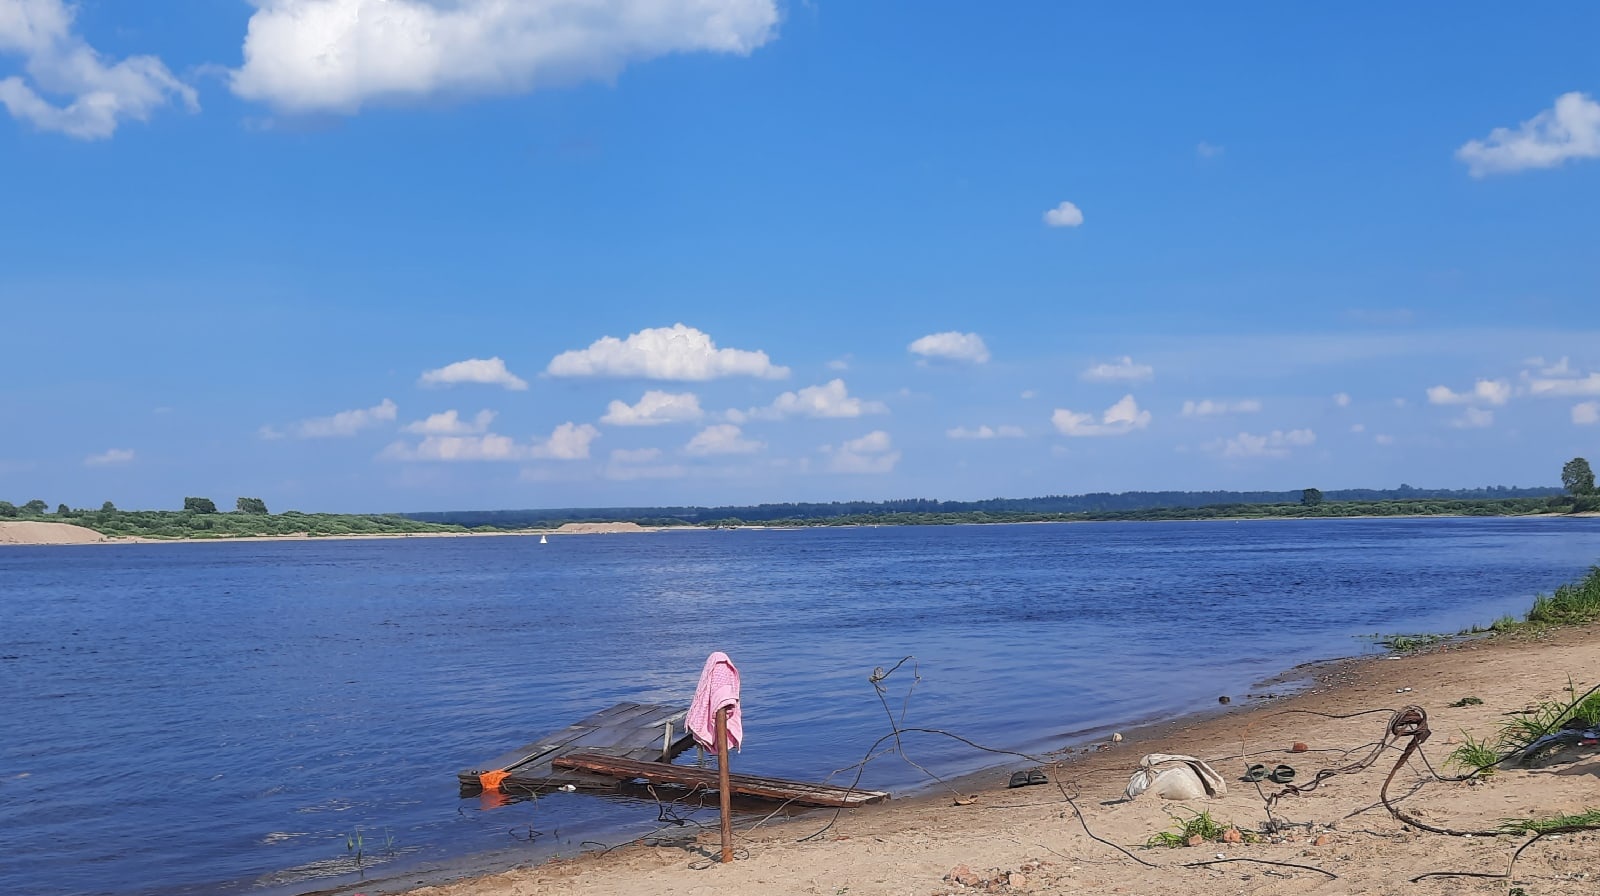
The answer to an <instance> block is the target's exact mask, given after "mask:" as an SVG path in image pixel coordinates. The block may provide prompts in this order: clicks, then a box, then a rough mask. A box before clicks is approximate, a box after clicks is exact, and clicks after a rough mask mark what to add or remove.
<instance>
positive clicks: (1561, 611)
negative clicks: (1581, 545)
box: [1528, 566, 1600, 625]
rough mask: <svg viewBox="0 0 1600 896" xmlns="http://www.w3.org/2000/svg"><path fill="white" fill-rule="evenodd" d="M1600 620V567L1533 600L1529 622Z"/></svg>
mask: <svg viewBox="0 0 1600 896" xmlns="http://www.w3.org/2000/svg"><path fill="white" fill-rule="evenodd" d="M1596 619H1600V566H1596V567H1592V568H1591V569H1590V570H1589V574H1588V575H1587V576H1584V577H1583V578H1582V579H1579V580H1578V581H1576V582H1569V583H1567V584H1565V585H1561V586H1558V587H1557V588H1556V590H1555V591H1554V592H1553V593H1551V594H1541V595H1539V596H1538V597H1535V598H1534V599H1533V609H1531V610H1529V611H1528V621H1529V622H1532V623H1536V624H1540V623H1542V624H1545V625H1577V624H1580V623H1584V622H1591V621H1593V620H1596Z"/></svg>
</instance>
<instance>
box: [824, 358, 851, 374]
mask: <svg viewBox="0 0 1600 896" xmlns="http://www.w3.org/2000/svg"><path fill="white" fill-rule="evenodd" d="M823 366H824V367H827V368H828V369H829V370H835V371H838V372H840V373H843V372H844V371H846V370H849V369H850V356H849V355H846V356H845V357H843V358H834V359H833V360H832V361H829V362H828V363H827V364H825V365H823Z"/></svg>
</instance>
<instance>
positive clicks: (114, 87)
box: [0, 0, 200, 140]
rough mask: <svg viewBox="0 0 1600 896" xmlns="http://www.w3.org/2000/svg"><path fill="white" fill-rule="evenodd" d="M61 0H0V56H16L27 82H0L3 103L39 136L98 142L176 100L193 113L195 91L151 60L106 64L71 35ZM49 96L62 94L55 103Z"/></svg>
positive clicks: (68, 9)
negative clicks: (49, 134)
mask: <svg viewBox="0 0 1600 896" xmlns="http://www.w3.org/2000/svg"><path fill="white" fill-rule="evenodd" d="M75 11H76V10H75V7H73V6H68V5H67V4H66V3H65V2H63V0H5V2H0V53H17V54H20V55H21V56H22V57H23V59H24V62H23V70H24V71H25V72H26V73H27V77H26V78H23V77H18V76H12V77H9V78H0V105H4V106H5V107H6V110H7V111H9V112H10V113H11V115H12V117H13V118H17V119H19V120H22V121H26V122H28V123H30V124H32V125H33V126H34V127H36V128H38V129H39V130H41V131H54V132H56V133H60V134H66V135H67V136H69V137H76V138H78V139H80V140H103V139H106V138H108V137H110V136H112V135H113V134H115V133H116V130H117V126H118V125H120V124H121V123H122V122H124V121H128V120H133V121H145V120H146V119H148V118H149V117H150V115H151V113H153V112H155V111H156V110H158V109H160V108H162V107H164V106H167V105H170V104H171V103H173V102H178V103H180V104H182V105H183V106H184V107H186V108H187V109H188V110H189V111H191V112H194V111H198V110H199V108H200V103H199V97H198V95H197V94H196V93H195V90H194V88H193V87H190V86H189V85H187V84H185V83H183V82H182V81H179V80H178V79H177V78H176V77H174V76H173V74H172V72H170V71H168V70H167V67H166V65H165V64H164V63H162V61H161V60H160V59H158V58H156V57H155V56H129V57H128V58H126V59H124V60H122V61H121V62H111V61H110V60H108V59H106V58H105V57H104V56H102V55H101V54H100V52H99V51H97V50H95V48H94V47H91V46H89V44H88V43H86V42H85V41H84V40H83V38H81V37H79V36H78V35H77V34H76V33H74V31H73V27H72V26H73V15H74V12H75ZM46 96H56V97H62V98H63V99H64V101H65V105H60V106H58V105H56V104H55V103H54V102H52V101H51V100H50V99H47V98H46Z"/></svg>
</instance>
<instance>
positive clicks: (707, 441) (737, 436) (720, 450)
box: [683, 423, 766, 457]
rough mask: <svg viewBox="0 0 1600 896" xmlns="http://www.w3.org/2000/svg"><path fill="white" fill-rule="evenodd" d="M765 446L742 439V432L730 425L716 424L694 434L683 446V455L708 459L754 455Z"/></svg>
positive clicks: (751, 440)
mask: <svg viewBox="0 0 1600 896" xmlns="http://www.w3.org/2000/svg"><path fill="white" fill-rule="evenodd" d="M765 447H766V445H764V444H762V443H761V442H757V441H756V440H754V439H747V438H745V437H744V431H743V430H741V429H740V428H739V427H737V426H735V425H733V424H732V423H718V424H716V425H715V426H708V427H706V428H705V429H702V430H700V431H699V432H698V433H696V434H695V436H694V438H692V439H690V440H689V444H687V445H685V446H683V452H684V453H685V454H692V455H694V456H696V457H709V456H711V455H714V454H754V453H756V452H757V451H760V450H761V449H762V448H765Z"/></svg>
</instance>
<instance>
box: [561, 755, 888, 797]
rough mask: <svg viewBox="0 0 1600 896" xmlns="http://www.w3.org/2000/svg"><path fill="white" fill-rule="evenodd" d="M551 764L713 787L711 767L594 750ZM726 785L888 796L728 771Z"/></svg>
mask: <svg viewBox="0 0 1600 896" xmlns="http://www.w3.org/2000/svg"><path fill="white" fill-rule="evenodd" d="M551 765H552V766H553V767H554V768H557V769H572V770H574V771H583V772H589V773H591V774H597V775H608V776H610V777H614V778H618V779H620V780H624V781H626V780H632V779H634V778H640V779H643V780H645V781H648V782H650V783H652V784H666V785H672V786H676V787H687V788H699V789H702V790H715V789H716V788H717V770H716V769H714V768H711V769H703V768H694V767H692V766H686V765H670V764H668V763H665V762H639V761H637V760H631V759H621V758H618V757H615V756H605V755H601V754H597V753H569V754H567V755H565V756H557V757H555V758H554V759H553V760H551ZM728 785H729V788H730V789H731V790H732V792H733V793H735V794H738V795H740V796H753V797H759V798H761V799H767V800H776V801H780V802H787V803H794V804H795V805H800V806H824V807H830V808H852V807H855V806H861V805H865V804H867V803H876V802H880V801H882V800H886V799H888V798H889V794H887V793H884V792H882V791H877V790H851V789H849V788H845V787H834V786H832V785H829V784H812V783H808V782H805V781H789V780H785V779H783V778H765V777H760V776H757V775H737V774H734V775H729V776H728Z"/></svg>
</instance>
